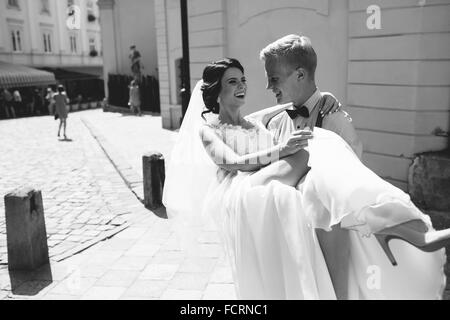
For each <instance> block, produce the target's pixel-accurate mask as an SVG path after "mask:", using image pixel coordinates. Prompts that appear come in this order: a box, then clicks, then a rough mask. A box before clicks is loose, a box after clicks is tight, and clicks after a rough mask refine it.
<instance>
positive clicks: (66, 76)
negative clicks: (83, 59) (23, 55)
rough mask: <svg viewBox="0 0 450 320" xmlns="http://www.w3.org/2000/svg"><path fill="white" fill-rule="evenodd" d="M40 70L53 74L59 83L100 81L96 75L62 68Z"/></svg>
mask: <svg viewBox="0 0 450 320" xmlns="http://www.w3.org/2000/svg"><path fill="white" fill-rule="evenodd" d="M40 69H42V70H45V71H48V72H51V73H53V74H54V75H55V78H56V80H58V81H70V80H90V79H99V77H98V76H96V75H92V74H88V73H83V72H76V71H72V70H66V69H61V68H49V67H45V68H40Z"/></svg>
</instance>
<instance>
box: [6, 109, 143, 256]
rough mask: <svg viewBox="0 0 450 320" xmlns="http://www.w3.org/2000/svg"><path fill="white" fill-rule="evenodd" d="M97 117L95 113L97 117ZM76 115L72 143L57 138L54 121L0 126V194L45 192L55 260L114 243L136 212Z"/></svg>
mask: <svg viewBox="0 0 450 320" xmlns="http://www.w3.org/2000/svg"><path fill="white" fill-rule="evenodd" d="M94 112H95V111H94ZM81 114H82V113H73V114H71V115H70V117H69V121H68V137H69V140H62V139H58V138H57V137H56V131H57V123H58V122H57V121H54V120H53V119H52V117H34V118H25V119H13V120H7V121H5V120H3V121H1V123H0V145H1V153H0V194H1V195H2V196H4V195H6V194H7V193H8V192H10V191H12V190H13V189H16V188H18V187H21V186H34V187H36V189H39V190H41V191H42V196H43V203H44V211H45V217H46V227H47V233H48V235H49V239H48V244H49V248H50V255H51V257H52V259H53V260H60V259H63V258H64V257H66V256H70V255H72V254H73V253H74V252H76V251H78V250H81V249H83V248H85V247H87V246H90V245H92V244H94V243H96V242H98V241H101V240H103V239H105V238H106V237H110V236H111V235H112V234H113V233H115V232H118V231H119V230H121V229H122V227H123V226H124V224H125V223H126V222H127V220H129V218H130V216H131V213H132V211H133V209H135V208H137V207H136V203H134V202H135V199H134V197H133V196H132V195H131V194H130V193H129V192H128V190H127V188H126V186H125V184H124V182H123V180H122V179H121V178H120V176H118V175H117V173H116V171H115V169H114V167H113V166H112V164H111V163H110V161H109V160H108V159H107V158H106V157H105V155H104V153H103V151H102V150H101V148H100V147H99V145H98V143H97V142H96V140H95V139H94V138H93V137H92V136H91V134H90V133H89V131H88V129H87V128H86V127H85V126H84V125H83V123H82V122H81V121H80V119H79V116H80V115H81ZM6 263H7V254H6V225H5V214H4V201H3V200H2V201H0V265H5V264H6Z"/></svg>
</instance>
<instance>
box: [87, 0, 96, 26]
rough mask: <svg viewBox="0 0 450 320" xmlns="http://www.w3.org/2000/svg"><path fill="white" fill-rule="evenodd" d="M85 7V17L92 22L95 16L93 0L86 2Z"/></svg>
mask: <svg viewBox="0 0 450 320" xmlns="http://www.w3.org/2000/svg"><path fill="white" fill-rule="evenodd" d="M86 7H87V19H88V21H89V22H94V21H95V20H96V19H97V17H96V16H95V13H94V2H92V1H88V2H87V4H86Z"/></svg>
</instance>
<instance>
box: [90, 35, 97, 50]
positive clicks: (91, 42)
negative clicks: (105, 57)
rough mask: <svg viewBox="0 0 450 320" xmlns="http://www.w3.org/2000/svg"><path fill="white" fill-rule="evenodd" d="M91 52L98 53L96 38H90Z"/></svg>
mask: <svg viewBox="0 0 450 320" xmlns="http://www.w3.org/2000/svg"><path fill="white" fill-rule="evenodd" d="M89 51H96V48H95V38H89Z"/></svg>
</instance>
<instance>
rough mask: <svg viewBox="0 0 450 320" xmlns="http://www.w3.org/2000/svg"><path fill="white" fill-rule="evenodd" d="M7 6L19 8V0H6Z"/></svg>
mask: <svg viewBox="0 0 450 320" xmlns="http://www.w3.org/2000/svg"><path fill="white" fill-rule="evenodd" d="M8 7H10V8H17V9H20V7H19V0H8Z"/></svg>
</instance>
